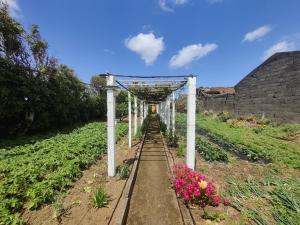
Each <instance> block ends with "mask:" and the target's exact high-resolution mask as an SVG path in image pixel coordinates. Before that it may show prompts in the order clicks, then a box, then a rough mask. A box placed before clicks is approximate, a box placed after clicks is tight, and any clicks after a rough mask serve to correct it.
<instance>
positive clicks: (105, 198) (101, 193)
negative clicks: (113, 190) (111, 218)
mask: <svg viewBox="0 0 300 225" xmlns="http://www.w3.org/2000/svg"><path fill="white" fill-rule="evenodd" d="M109 201H110V197H109V195H108V194H107V193H106V191H105V190H104V188H103V187H98V188H97V190H96V191H95V193H94V194H93V196H92V205H93V207H94V208H102V207H105V206H107V205H108V203H109Z"/></svg>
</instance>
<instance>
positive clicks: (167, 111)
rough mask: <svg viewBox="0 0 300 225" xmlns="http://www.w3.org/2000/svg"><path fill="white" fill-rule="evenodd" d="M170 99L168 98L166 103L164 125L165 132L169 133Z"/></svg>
mask: <svg viewBox="0 0 300 225" xmlns="http://www.w3.org/2000/svg"><path fill="white" fill-rule="evenodd" d="M170 111H171V110H170V97H169V96H168V98H167V102H166V120H167V122H166V124H167V130H168V132H170V114H171V113H170Z"/></svg>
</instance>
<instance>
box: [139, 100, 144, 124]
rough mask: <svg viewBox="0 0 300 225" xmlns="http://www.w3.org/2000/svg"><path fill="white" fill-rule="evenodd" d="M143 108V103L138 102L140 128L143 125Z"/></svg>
mask: <svg viewBox="0 0 300 225" xmlns="http://www.w3.org/2000/svg"><path fill="white" fill-rule="evenodd" d="M143 107H144V102H143V101H140V123H141V126H142V124H143V120H144V118H143V114H144V111H143Z"/></svg>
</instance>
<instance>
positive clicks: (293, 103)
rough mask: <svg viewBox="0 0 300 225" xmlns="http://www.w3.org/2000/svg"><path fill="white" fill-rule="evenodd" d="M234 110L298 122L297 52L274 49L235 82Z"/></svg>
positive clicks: (299, 75)
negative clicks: (262, 61)
mask: <svg viewBox="0 0 300 225" xmlns="http://www.w3.org/2000/svg"><path fill="white" fill-rule="evenodd" d="M235 93H236V98H235V114H236V115H238V116H244V115H249V114H255V115H259V116H260V115H263V114H264V115H265V116H266V117H268V118H270V119H273V120H276V121H283V122H298V123H300V52H290V53H278V54H275V55H274V56H272V57H271V58H269V59H268V60H267V61H266V62H264V63H263V64H262V65H261V66H259V67H258V68H257V69H255V70H254V71H253V72H251V73H250V74H249V75H248V76H246V77H245V78H244V79H243V80H241V81H240V82H239V83H238V84H237V85H236V86H235Z"/></svg>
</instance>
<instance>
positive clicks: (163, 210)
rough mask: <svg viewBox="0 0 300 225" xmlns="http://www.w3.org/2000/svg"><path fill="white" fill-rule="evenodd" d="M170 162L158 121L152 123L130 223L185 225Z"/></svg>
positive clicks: (131, 205) (138, 177) (138, 178)
mask: <svg viewBox="0 0 300 225" xmlns="http://www.w3.org/2000/svg"><path fill="white" fill-rule="evenodd" d="M167 163H168V162H167V158H166V153H165V150H164V146H163V142H162V139H161V136H160V133H159V125H158V121H151V122H150V125H149V129H148V133H147V135H146V138H145V144H144V146H143V149H142V152H141V157H140V163H139V167H138V174H137V178H136V182H135V185H134V190H133V194H132V197H131V201H130V208H129V214H128V220H127V224H129V225H160V224H161V225H168V224H170V225H179V224H183V221H182V218H181V213H180V209H179V206H178V202H177V199H176V195H175V192H174V190H173V189H171V187H170V181H169V175H168V174H169V173H168V172H169V171H168V164H167Z"/></svg>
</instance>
